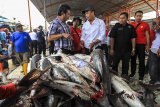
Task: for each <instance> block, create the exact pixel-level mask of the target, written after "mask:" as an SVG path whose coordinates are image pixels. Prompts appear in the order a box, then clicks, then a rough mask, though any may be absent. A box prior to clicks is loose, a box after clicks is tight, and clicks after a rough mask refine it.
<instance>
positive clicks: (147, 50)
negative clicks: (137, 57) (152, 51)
mask: <svg viewBox="0 0 160 107" xmlns="http://www.w3.org/2000/svg"><path fill="white" fill-rule="evenodd" d="M145 51H146V52H147V53H148V52H149V45H146V47H145Z"/></svg>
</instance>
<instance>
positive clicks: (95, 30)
mask: <svg viewBox="0 0 160 107" xmlns="http://www.w3.org/2000/svg"><path fill="white" fill-rule="evenodd" d="M82 13H83V14H85V16H86V19H87V21H86V22H85V23H84V25H83V27H82V36H81V45H82V48H85V54H88V55H89V54H90V53H91V52H92V50H93V49H102V50H104V51H105V54H106V56H107V55H108V49H107V38H106V26H105V23H104V21H103V20H101V19H99V18H97V17H95V9H94V8H93V7H92V6H88V7H87V8H86V9H85V10H84V11H82Z"/></svg>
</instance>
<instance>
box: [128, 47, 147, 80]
mask: <svg viewBox="0 0 160 107" xmlns="http://www.w3.org/2000/svg"><path fill="white" fill-rule="evenodd" d="M137 56H138V60H139V80H143V77H144V74H145V45H144V44H137V45H136V52H135V55H134V56H132V57H131V75H135V73H136V60H137Z"/></svg>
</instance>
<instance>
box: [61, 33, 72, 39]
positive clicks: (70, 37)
mask: <svg viewBox="0 0 160 107" xmlns="http://www.w3.org/2000/svg"><path fill="white" fill-rule="evenodd" d="M62 36H63V37H64V38H66V39H73V38H72V36H71V35H70V34H67V33H62Z"/></svg>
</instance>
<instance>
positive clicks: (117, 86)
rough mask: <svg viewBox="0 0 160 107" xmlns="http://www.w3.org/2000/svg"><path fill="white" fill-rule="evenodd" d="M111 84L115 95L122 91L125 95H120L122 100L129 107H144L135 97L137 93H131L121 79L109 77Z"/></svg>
mask: <svg viewBox="0 0 160 107" xmlns="http://www.w3.org/2000/svg"><path fill="white" fill-rule="evenodd" d="M111 76H112V77H111V83H112V86H113V88H114V90H115V91H116V92H117V93H120V92H122V91H124V92H125V93H124V94H123V95H122V99H123V100H124V101H125V102H126V103H127V104H128V105H129V106H130V107H145V106H144V104H143V103H142V102H141V101H140V100H139V98H138V97H137V96H136V95H137V93H136V92H135V91H133V90H132V89H131V88H130V87H129V86H128V84H127V83H126V82H124V81H123V79H122V78H120V77H118V76H116V75H114V74H113V75H111Z"/></svg>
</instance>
